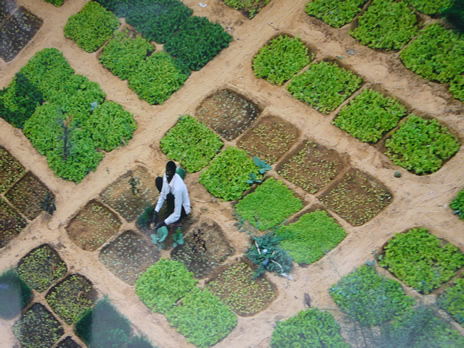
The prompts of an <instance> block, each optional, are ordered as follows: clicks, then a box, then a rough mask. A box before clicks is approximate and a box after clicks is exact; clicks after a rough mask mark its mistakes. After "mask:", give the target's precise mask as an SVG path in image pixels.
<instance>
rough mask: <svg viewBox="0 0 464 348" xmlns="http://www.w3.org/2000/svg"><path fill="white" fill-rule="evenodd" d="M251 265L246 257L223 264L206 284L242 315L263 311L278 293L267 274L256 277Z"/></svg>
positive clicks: (213, 292) (212, 291) (246, 315)
mask: <svg viewBox="0 0 464 348" xmlns="http://www.w3.org/2000/svg"><path fill="white" fill-rule="evenodd" d="M251 267H252V266H251V265H250V262H247V261H246V259H242V260H241V261H239V262H236V263H234V264H232V265H227V266H223V267H221V268H220V269H218V271H217V272H215V275H213V276H211V279H210V280H209V281H208V282H207V284H206V288H207V289H208V290H209V291H211V293H212V294H214V295H216V296H218V297H219V298H220V299H221V300H222V302H224V303H225V304H226V305H228V306H229V308H230V309H232V311H234V312H235V313H236V314H237V315H240V316H242V317H248V316H252V315H255V314H257V313H259V312H262V311H263V310H265V309H266V308H267V307H268V306H269V305H270V304H271V303H272V301H273V300H274V299H275V298H276V297H277V295H278V294H277V290H276V288H275V286H274V285H273V284H272V283H271V282H270V281H269V280H267V278H266V277H265V276H261V277H257V278H255V277H254V274H253V269H252V268H251Z"/></svg>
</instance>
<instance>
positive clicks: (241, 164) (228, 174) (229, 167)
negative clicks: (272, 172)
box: [199, 146, 262, 201]
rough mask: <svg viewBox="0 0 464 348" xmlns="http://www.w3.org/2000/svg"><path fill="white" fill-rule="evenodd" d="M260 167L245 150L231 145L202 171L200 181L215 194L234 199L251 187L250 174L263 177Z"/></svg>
mask: <svg viewBox="0 0 464 348" xmlns="http://www.w3.org/2000/svg"><path fill="white" fill-rule="evenodd" d="M258 169H259V168H258V167H256V165H255V164H254V162H253V160H252V159H251V158H249V157H248V156H247V153H246V151H245V150H239V149H237V148H235V147H231V146H229V147H227V148H226V149H225V150H224V151H222V153H220V154H219V155H217V156H216V157H215V158H214V159H213V161H212V162H211V164H210V165H209V167H208V168H206V169H205V170H204V171H203V172H202V173H201V176H200V180H199V183H200V184H203V185H204V186H205V187H206V189H207V190H208V191H209V192H210V193H211V194H212V195H213V196H215V197H218V198H222V199H223V200H225V201H232V200H235V199H239V198H240V197H241V196H242V193H243V191H245V190H246V189H248V188H249V187H250V184H248V183H247V180H248V179H249V177H250V174H253V173H254V174H255V175H256V178H257V179H258V180H259V179H260V178H262V175H261V174H259V172H258Z"/></svg>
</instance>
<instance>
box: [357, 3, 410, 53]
mask: <svg viewBox="0 0 464 348" xmlns="http://www.w3.org/2000/svg"><path fill="white" fill-rule="evenodd" d="M417 30H418V24H417V17H416V14H415V13H414V11H412V10H411V9H409V8H408V6H407V5H406V4H405V3H404V2H402V1H396V0H374V1H373V2H372V3H371V4H370V5H369V7H368V8H367V11H366V12H364V13H363V14H361V15H360V16H359V18H358V25H357V27H356V28H355V29H353V30H351V31H350V35H351V36H353V37H354V38H355V39H357V40H359V42H361V43H362V44H363V45H366V46H368V47H370V48H375V49H387V50H399V49H401V48H403V46H404V45H405V44H406V43H408V42H409V40H411V39H412V37H413V36H414V35H415V34H416V32H417Z"/></svg>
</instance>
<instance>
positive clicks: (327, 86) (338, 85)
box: [287, 61, 362, 113]
mask: <svg viewBox="0 0 464 348" xmlns="http://www.w3.org/2000/svg"><path fill="white" fill-rule="evenodd" d="M361 83H362V78H361V77H359V76H357V75H356V74H354V73H352V72H351V71H349V70H347V69H344V68H340V67H339V66H338V65H337V64H336V63H330V62H324V61H322V62H319V63H317V64H311V65H310V66H309V68H308V70H306V71H304V72H303V73H301V74H300V75H297V76H295V77H294V78H293V79H292V80H291V81H290V84H289V85H288V87H287V89H288V91H289V92H290V93H291V94H292V95H293V96H294V97H295V98H296V99H298V100H301V101H302V102H305V103H307V104H309V105H311V106H312V107H313V108H315V109H316V110H318V111H320V112H323V113H329V112H331V111H333V110H335V109H336V108H337V107H338V106H339V105H340V104H341V103H343V102H344V101H345V100H346V99H348V98H349V97H350V96H351V95H352V94H353V93H354V92H355V91H356V90H357V89H358V88H359V87H360V85H361Z"/></svg>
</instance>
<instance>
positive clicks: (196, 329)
mask: <svg viewBox="0 0 464 348" xmlns="http://www.w3.org/2000/svg"><path fill="white" fill-rule="evenodd" d="M166 318H167V319H168V322H169V324H171V325H172V326H175V327H176V328H177V331H179V332H180V333H181V334H183V335H184V336H185V337H186V338H187V341H188V342H191V343H193V344H194V345H196V346H197V347H199V348H206V347H210V346H212V345H214V344H215V343H217V342H219V341H220V340H222V339H223V338H224V337H226V336H227V335H228V334H229V333H230V332H231V331H232V329H233V328H234V327H235V326H236V325H237V316H236V315H235V314H234V313H233V312H232V311H231V310H230V309H229V307H227V306H226V305H225V304H224V303H222V302H221V300H219V298H218V297H216V296H214V295H212V294H211V293H210V292H209V291H208V290H206V289H200V288H197V287H195V288H193V289H191V291H189V292H188V293H186V294H185V296H184V297H183V298H182V302H181V304H179V305H177V306H175V307H174V308H173V309H171V310H170V311H169V312H167V313H166Z"/></svg>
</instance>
